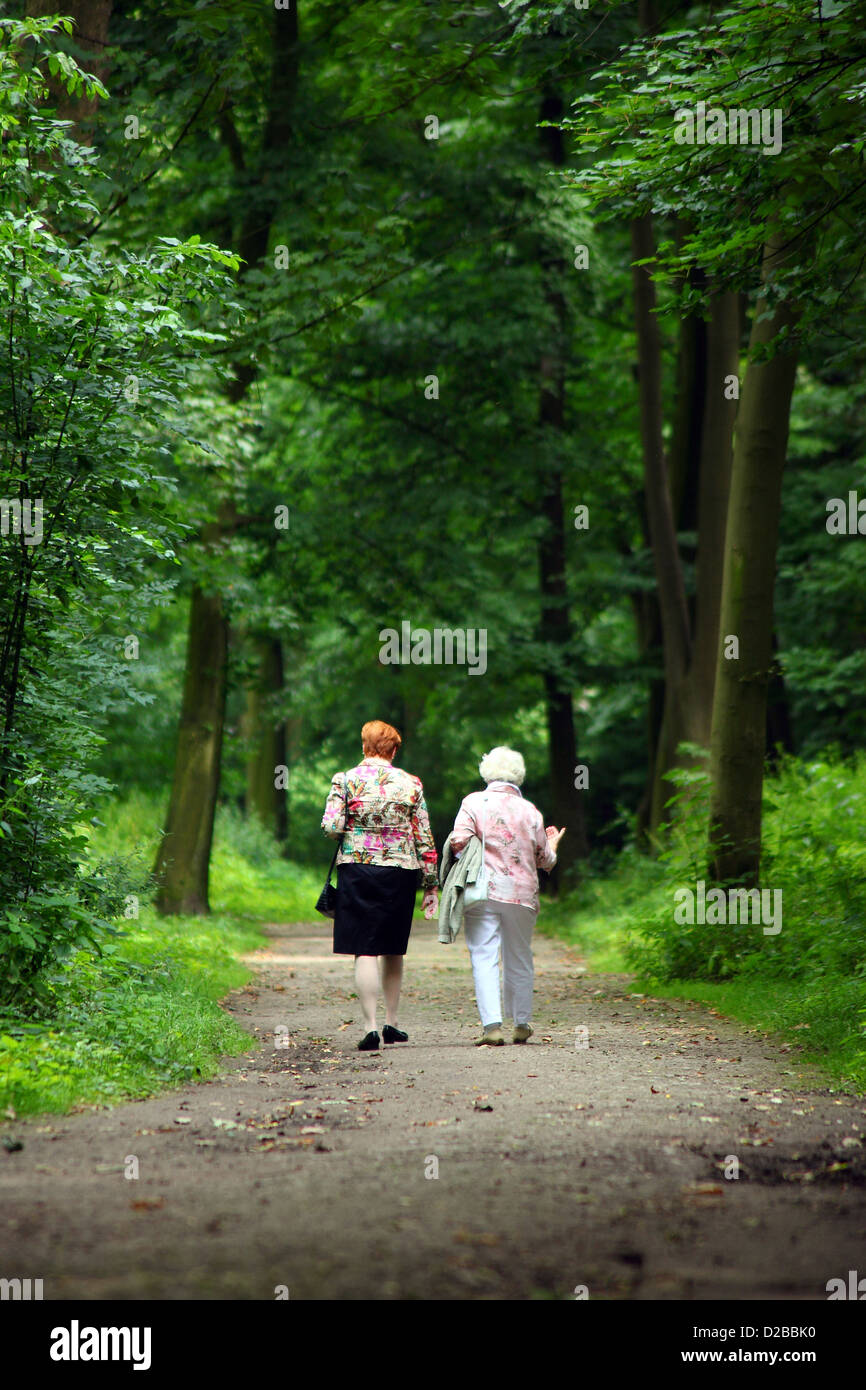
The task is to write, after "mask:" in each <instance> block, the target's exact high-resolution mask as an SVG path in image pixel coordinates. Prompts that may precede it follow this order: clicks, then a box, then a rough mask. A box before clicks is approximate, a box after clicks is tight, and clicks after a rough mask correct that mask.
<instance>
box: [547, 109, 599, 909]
mask: <svg viewBox="0 0 866 1390" xmlns="http://www.w3.org/2000/svg"><path fill="white" fill-rule="evenodd" d="M562 115H563V105H562V100H561V98H560V97H559V96H558V95H556V94H549V95H547V96H546V97H545V98H544V99H543V100H542V103H541V119H542V120H550V121H557V120H559V119H560V118H561V117H562ZM541 141H542V150H543V152H544V155H545V157H546V158H547V160H548V161H549V162H550V163H551V164H552V165H554V167H556V168H561V167H562V166H563V164H564V163H565V149H564V145H563V138H562V132H561V130H559V129H558V128H556V127H555V126H549V127H544V128H543V129H542V130H541ZM541 255H542V264H543V267H544V272H545V296H546V299H547V303H548V305H549V306H550V308H551V310H552V313H553V320H554V324H555V328H554V335H553V339H552V341H551V342H550V344H549V345H548V350H547V351H545V353H544V354H543V356H542V360H541V391H540V396H539V423H540V425H541V427H542V429H543V430H544V432H545V434H546V435H547V436H548V437H550V435H551V434H556V433H563V432H564V430H565V360H566V353H567V351H568V313H567V306H566V301H565V295H564V294H563V291H562V278H563V276H564V275H565V274H566V273H567V272H566V267H565V262H564V260H563V258H562V257H561V255H559V254H558V253H554V252H552V251H551V250H550V249H549V248H547V247H543V248H542V253H541ZM554 453H555V451H554V450H553V449H551V450H550V451H549V452H548V453H547V454H546V458H552V457H554ZM562 493H563V475H562V467H561V465H560V464H559V462H558V459H557V461H556V462H555V463H554V464H553V465H552V466H551V465H548V466H547V469H546V477H545V479H544V482H543V500H542V511H543V515H544V520H545V528H544V532H543V534H542V536H541V539H540V541H539V545H538V562H539V582H540V588H541V621H540V626H539V636H540V638H541V641H542V643H544V644H545V645H546V646H547V647H548V648H549V649H551V650H552V651H553V652H555V653H557V654H558V655H560V656H561V655H562V654H567V653H569V652H570V650H571V646H572V641H573V630H572V622H571V613H570V610H569V597H568V580H567V572H566V552H565V509H564V503H563V495H562ZM544 694H545V703H546V707H547V746H548V752H549V758H550V792H551V804H550V806H549V808H548V814H549V815H550V817H551V822H552V823H553V824H554V825H556V826H563V825H564V826H565V827H566V830H567V833H566V835H565V836H564V837H563V839H562V841H561V842H560V845H559V850H558V859H557V865H556V868H555V869H554V870H553V872H552V874H551V875H550V879H549V884H550V887H551V890H552V891H553V892H556V891H558V888H559V886H560V883H561V882H562V877H563V875H564V873H565V872H566V871H567V870H568V869H570V868H571V867H572V866H573V865H574V864H575V863H577V861H578V860H580V859H585V858H586V857H587V855H588V854H589V844H588V841H587V835H586V813H585V809H584V802H583V791H582V789H580V788H578V787H576V786H575V782H576V780H577V779H576V777H575V770H576V767H577V737H576V734H575V729H574V705H573V700H572V694H571V687H570V683H569V682H568V681H567V679H566V678H564V677H563V675H562V674H561V673H560V671H559V670H558V669H557V668H556V666H555V665H554V664H551V665H550V666H549V667H548V668H547V669H546V670H545V672H544Z"/></svg>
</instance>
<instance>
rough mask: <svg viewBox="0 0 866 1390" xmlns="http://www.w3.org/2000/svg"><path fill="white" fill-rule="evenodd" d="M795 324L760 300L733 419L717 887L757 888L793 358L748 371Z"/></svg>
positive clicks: (768, 254) (715, 795)
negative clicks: (732, 654) (732, 652)
mask: <svg viewBox="0 0 866 1390" xmlns="http://www.w3.org/2000/svg"><path fill="white" fill-rule="evenodd" d="M790 254H791V248H790V247H789V248H787V249H784V250H783V247H782V244H781V239H776V238H772V239H768V242H767V245H766V247H765V249H764V261H763V268H762V282H763V283H764V284H765V285H766V284H767V282H768V280H770V279H772V278H774V277H775V273H776V272H777V270H779V269H781V268H782V267H783V266H784V263H785V260H786V259H787V257H788V256H790ZM796 320H797V311H796V308H795V306H793V305H792V304H791V303H790V301H788V300H783V301H782V302H781V303H779V304H777V305H776V306H775V308H774V309H773V310H772V312H770V310H769V307H768V305H767V302H766V299H765V296H764V295H763V294H762V295H761V297H760V299H759V300H758V304H757V308H756V311H755V316H754V319H753V320H752V330H751V336H750V361H749V365H748V367H747V369H746V379H745V382H744V384H743V391H742V398H741V400H740V408H739V413H738V418H737V429H736V437H735V443H734V462H733V472H732V476H731V495H730V503H729V506H728V524H727V536H726V543H725V564H724V577H723V580H722V614H721V628H720V639H721V640H720V642H719V648H718V656H717V668H716V691H715V699H714V702H713V721H712V735H711V745H710V773H711V776H712V794H711V800H710V843H711V846H712V857H713V862H712V872H713V874H714V876H715V877H716V878H717V879H719V880H720V881H722V882H737V883H745V884H754V883H756V882H757V880H758V875H759V871H760V859H761V796H762V790H763V780H764V756H765V752H766V726H767V686H768V683H769V680H770V671H771V666H772V636H773V592H774V588H775V578H776V548H777V544H778V534H779V514H780V511H781V502H782V474H783V471H784V467H785V453H786V449H787V443H788V425H789V417H790V410H791V397H792V395H793V390H794V377H795V373H796V356H795V353H794V352H793V351H791V349H790V347H789V346H788V345H787V344H785V343H783V346H782V350H780V351H778V352H777V353H776V354H775V356H774V357H772V358H771V359H770V360H769V361H763V362H762V361H752V360H751V351H752V350H754V349H760V348H761V347H763V346H764V345H765V344H767V343H768V342H770V340H771V339H773V338H775V337H776V335H777V334H778V333H780V332H782V331H787V332H788V333H790V330H791V329H792V327H793V326H794V324H795V323H796ZM731 635H732V636H735V637H736V638H737V639H738V641H739V659H738V660H732V659H726V657H725V651H724V646H725V639H726V638H727V637H728V636H731Z"/></svg>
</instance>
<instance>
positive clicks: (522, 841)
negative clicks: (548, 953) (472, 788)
mask: <svg viewBox="0 0 866 1390" xmlns="http://www.w3.org/2000/svg"><path fill="white" fill-rule="evenodd" d="M482 829H483V831H484V863H485V865H486V866H487V870H488V874H489V878H490V886H489V890H488V891H489V894H490V897H491V898H493V899H495V900H496V901H497V902H500V903H521V904H522V906H523V907H530V908H532V910H533V912H537V911H538V870H539V869H552V868H553V866H554V864H555V863H556V851H555V850H553V849H551V847H550V844H549V842H548V839H547V835H546V834H545V831H544V820H543V819H542V815H541V812H540V811H539V810H537V808H536V807H535V806H533V804H532V802H531V801H526V800H524V797H523V794H522V792H521V791H520V789H519V788H518V787H515V786H514V785H513V784H512V783H511V782H489V783H488V784H487V790H486V791H483V792H470V794H469V796H467V797H464V798H463V804H462V805H461V807H460V810H459V811H458V812H457V819H456V820H455V822H454V829H453V830H452V831H451V836H450V839H451V848H452V849H453V850H454V851H455V852H457V853H459V852H460V851H461V850H463V849H464V848H465V847H466V845H468V843H469V841H470V840H471V838H472V836H473V835H477V836H478V838H479V840H480V839H481V832H482Z"/></svg>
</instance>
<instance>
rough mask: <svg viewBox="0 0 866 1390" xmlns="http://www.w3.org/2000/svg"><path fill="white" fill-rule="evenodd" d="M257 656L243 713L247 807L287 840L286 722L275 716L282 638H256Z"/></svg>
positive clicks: (281, 674)
mask: <svg viewBox="0 0 866 1390" xmlns="http://www.w3.org/2000/svg"><path fill="white" fill-rule="evenodd" d="M252 640H253V643H254V648H255V652H256V656H257V671H256V675H255V678H254V680H253V681H252V682H251V683H250V684H249V685H248V686H247V689H246V702H245V707H244V715H243V721H242V722H243V730H244V737H245V740H246V743H247V758H246V809H247V814H248V815H256V816H258V818H259V820H260V821H261V822H262V825H264V826H266V827H267V829H268V830H270V831H271V832H272V834H273V835H275V836H276V838H277V839H278V840H279V841H280V842H281V843H285V839H286V833H287V815H286V792H285V790H284V789H283V788H280V787H277V785H276V779H277V772H278V769H280V768H284V767H285V766H286V726H285V723H284V721H283V720H282V719H281V718H280V717H277V716H275V714H274V711H273V709H272V704H273V697H274V696H275V695H279V694H280V693H281V691H282V689H283V649H282V644H281V642H280V640H279V638H276V637H257V638H253V639H252Z"/></svg>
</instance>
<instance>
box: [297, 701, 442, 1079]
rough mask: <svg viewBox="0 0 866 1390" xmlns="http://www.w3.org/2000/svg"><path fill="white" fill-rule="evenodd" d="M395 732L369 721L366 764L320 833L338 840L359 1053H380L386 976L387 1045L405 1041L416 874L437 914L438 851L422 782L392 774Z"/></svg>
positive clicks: (344, 948)
mask: <svg viewBox="0 0 866 1390" xmlns="http://www.w3.org/2000/svg"><path fill="white" fill-rule="evenodd" d="M402 741H403V740H402V739H401V737H400V735H399V733H398V732H397V730H396V729H395V728H394V727H393V725H391V724H385V723H383V721H382V720H381V719H372V720H370V721H369V723H367V724H365V725H364V727H363V728H362V730H361V747H362V751H363V754H364V757H363V759H362V761H361V762H360V763H358V765H357V766H356V767H352V768H349V770H348V772H338V773H337V775H336V776H335V777H334V778H333V780H332V782H331V790H330V793H329V795H328V800H327V803H326V805H325V814H324V816H323V817H322V829H323V830H324V832H325V834H326V835H330V836H331V837H332V838H333V839H341V840H342V844H341V846H340V852H339V854H338V855H337V911H336V915H335V917H334V951H335V953H336V954H337V955H350V956H354V957H355V988H356V989H357V991H358V999H359V1000H360V1004H361V1009H362V1011H363V1014H364V1024H365V1027H366V1030H367V1031H366V1034H365V1035H364V1037H363V1038H362V1039H361V1041H360V1042H359V1043H358V1049H359V1051H361V1052H374V1051H377V1050H378V1047H379V1042H380V1038H379V1033H378V1030H377V1028H376V1006H377V1003H378V998H379V983H380V970H381V985H382V993H383V994H384V996H385V1027H384V1030H383V1037H384V1041H385V1042H386V1043H396V1042H408V1040H409V1035H408V1034H407V1033H403V1032H401V1030H400V1029H399V1028H398V1027H397V1011H398V1008H399V1005H400V986H401V984H402V981H403V957H404V956H405V954H406V948H407V946H408V944H409V933H410V931H411V929H412V913H413V911H414V909H415V894H416V892H417V889H418V886H419V874H420V879H421V883H422V885H423V888H424V902H423V908H424V916H425V917H428V918H430V917H435V916H436V913H437V911H438V891H437V878H436V863H437V857H436V846H435V844H434V842H433V835H432V832H431V830H430V819H429V816H428V815H427V806H426V804H425V801H424V788H423V787H422V785H421V783H420V781H419V780H418V778H417V777H413V776H412V775H411V774H410V773H408V772H404V771H403V770H402V768H397V767H394V757H395V755H396V752H397V749H398V748H399V747H400V744H401V743H402Z"/></svg>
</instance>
